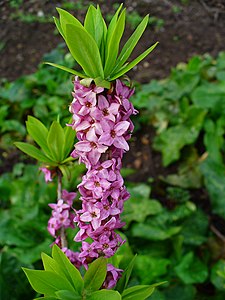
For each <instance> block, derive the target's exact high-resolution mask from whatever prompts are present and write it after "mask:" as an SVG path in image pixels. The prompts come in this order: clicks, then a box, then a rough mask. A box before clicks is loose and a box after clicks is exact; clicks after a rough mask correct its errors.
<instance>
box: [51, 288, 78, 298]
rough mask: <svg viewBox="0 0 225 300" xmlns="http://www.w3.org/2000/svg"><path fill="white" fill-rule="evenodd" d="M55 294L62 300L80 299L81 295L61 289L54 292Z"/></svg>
mask: <svg viewBox="0 0 225 300" xmlns="http://www.w3.org/2000/svg"><path fill="white" fill-rule="evenodd" d="M55 294H56V296H57V299H62V300H82V297H81V295H79V294H78V293H76V292H75V291H74V292H71V291H65V290H61V291H58V292H56V293H55Z"/></svg>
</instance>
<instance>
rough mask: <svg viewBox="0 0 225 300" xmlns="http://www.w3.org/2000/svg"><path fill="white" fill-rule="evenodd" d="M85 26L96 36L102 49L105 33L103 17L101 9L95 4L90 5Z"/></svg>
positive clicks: (97, 42)
mask: <svg viewBox="0 0 225 300" xmlns="http://www.w3.org/2000/svg"><path fill="white" fill-rule="evenodd" d="M84 28H85V29H86V30H87V32H88V33H90V35H91V36H92V37H93V38H94V40H95V41H96V44H97V46H98V48H99V49H100V46H101V42H102V38H103V35H104V27H103V18H102V14H101V10H100V9H96V8H95V7H94V6H93V5H90V6H89V8H88V11H87V14H86V17H85V20H84Z"/></svg>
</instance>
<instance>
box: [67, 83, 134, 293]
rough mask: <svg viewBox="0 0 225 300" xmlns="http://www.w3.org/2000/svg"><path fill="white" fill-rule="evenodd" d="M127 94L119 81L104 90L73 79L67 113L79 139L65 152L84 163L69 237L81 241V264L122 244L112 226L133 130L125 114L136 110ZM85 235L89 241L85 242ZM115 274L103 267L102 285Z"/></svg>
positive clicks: (117, 224)
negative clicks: (123, 161) (74, 226)
mask: <svg viewBox="0 0 225 300" xmlns="http://www.w3.org/2000/svg"><path fill="white" fill-rule="evenodd" d="M132 94H133V90H132V89H130V88H128V87H127V86H126V85H124V84H123V83H122V82H121V81H119V80H117V81H116V84H115V86H114V87H113V89H112V91H111V92H109V91H108V92H107V91H105V90H104V88H101V87H96V86H95V85H91V86H90V87H85V86H83V85H81V84H80V82H79V80H78V78H75V83H74V93H73V97H74V99H73V102H72V103H71V105H70V112H71V113H72V114H73V122H72V125H71V126H72V128H73V129H74V130H76V132H77V138H78V140H79V141H78V142H77V143H76V144H75V149H74V151H73V152H72V154H71V155H72V156H73V157H78V158H79V161H80V162H83V163H84V164H85V165H86V167H87V173H86V174H85V175H84V176H83V178H82V182H81V183H80V184H79V186H78V189H79V192H80V194H81V200H82V209H81V210H79V211H76V217H75V219H74V221H75V222H76V223H77V225H78V227H79V228H80V230H79V232H78V233H77V235H76V236H75V241H77V242H82V247H81V253H80V254H79V259H80V260H81V262H82V264H83V265H84V266H85V267H87V265H88V264H89V263H90V262H92V261H93V260H94V259H96V258H98V257H99V256H104V257H106V258H109V257H111V256H113V255H114V254H115V252H116V250H117V249H118V247H119V246H120V245H121V244H122V243H123V242H124V241H123V240H122V239H121V237H120V235H119V234H117V233H116V232H115V230H116V229H118V228H121V227H122V226H123V225H124V223H122V222H121V220H120V214H121V213H122V211H123V206H124V201H125V200H127V199H128V198H129V193H128V192H127V190H126V188H125V187H124V181H123V178H122V176H121V174H120V169H121V159H122V156H123V153H124V152H125V151H127V150H129V146H128V143H127V140H128V139H129V138H130V136H131V132H132V131H133V128H134V126H133V123H132V122H131V120H130V116H131V115H132V114H136V112H137V111H136V110H135V109H134V108H133V105H132V104H131V102H130V101H129V98H130V96H131V95H132ZM87 238H91V240H92V243H88V242H86V241H85V240H86V239H87ZM120 273H121V270H119V269H116V268H114V267H113V266H112V265H108V274H109V276H108V277H107V278H111V279H110V281H109V282H108V284H106V285H107V286H108V288H111V287H112V286H113V285H115V283H116V281H117V279H118V276H119V274H120ZM116 274H117V275H116Z"/></svg>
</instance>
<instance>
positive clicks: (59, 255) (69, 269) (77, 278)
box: [52, 245, 84, 293]
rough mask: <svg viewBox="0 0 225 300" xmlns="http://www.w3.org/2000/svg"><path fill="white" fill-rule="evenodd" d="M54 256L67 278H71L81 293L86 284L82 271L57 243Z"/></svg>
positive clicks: (70, 280) (53, 249)
mask: <svg viewBox="0 0 225 300" xmlns="http://www.w3.org/2000/svg"><path fill="white" fill-rule="evenodd" d="M52 257H53V259H54V260H56V261H57V263H58V265H59V266H60V267H61V272H62V273H63V274H64V275H65V276H66V278H67V280H69V282H70V283H71V284H72V285H73V287H74V288H75V290H76V291H77V292H78V293H81V292H82V290H83V285H84V284H83V279H82V277H81V274H80V272H79V271H78V270H77V269H76V268H75V267H74V265H73V264H72V263H71V262H70V261H69V259H68V258H67V256H66V255H65V254H64V253H63V252H62V251H61V250H60V249H59V247H58V246H56V245H54V246H53V248H52Z"/></svg>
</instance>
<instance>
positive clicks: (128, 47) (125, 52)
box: [113, 15, 149, 72]
mask: <svg viewBox="0 0 225 300" xmlns="http://www.w3.org/2000/svg"><path fill="white" fill-rule="evenodd" d="M148 20H149V16H148V15H147V16H145V17H144V19H143V20H142V21H141V23H140V24H139V25H138V27H137V28H136V30H135V31H134V32H133V34H132V35H131V36H130V38H129V39H128V41H127V42H126V44H125V45H124V47H123V49H122V50H121V53H120V55H119V57H118V59H117V61H118V63H117V64H116V66H115V69H114V70H113V71H114V72H116V71H117V70H118V69H120V68H121V67H122V66H123V64H124V63H125V62H126V61H127V60H128V58H129V57H130V55H131V53H132V51H133V50H134V48H135V46H136V45H137V43H138V41H139V39H140V38H141V36H142V34H143V32H144V31H145V28H146V26H147V25H148Z"/></svg>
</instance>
